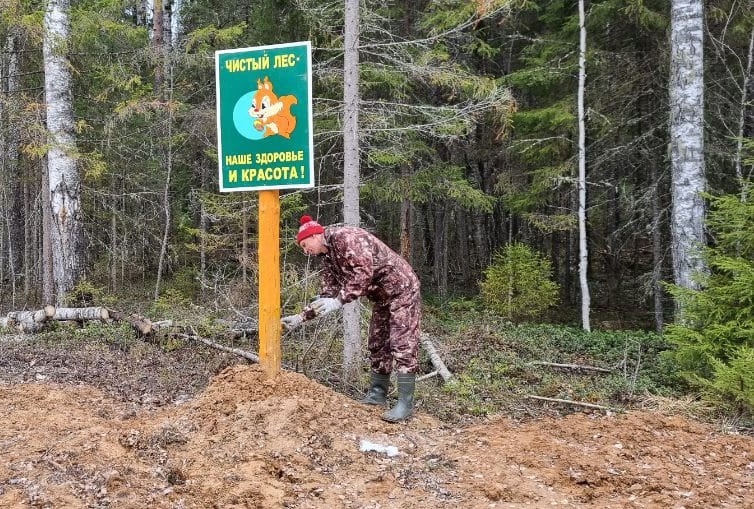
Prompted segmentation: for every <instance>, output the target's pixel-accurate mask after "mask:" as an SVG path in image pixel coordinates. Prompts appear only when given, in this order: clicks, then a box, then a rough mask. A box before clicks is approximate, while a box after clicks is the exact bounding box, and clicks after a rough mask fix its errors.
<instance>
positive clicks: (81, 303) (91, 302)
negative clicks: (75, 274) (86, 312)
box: [66, 279, 114, 307]
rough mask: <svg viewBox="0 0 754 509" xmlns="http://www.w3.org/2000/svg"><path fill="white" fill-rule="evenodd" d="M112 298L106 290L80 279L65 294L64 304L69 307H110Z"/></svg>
mask: <svg viewBox="0 0 754 509" xmlns="http://www.w3.org/2000/svg"><path fill="white" fill-rule="evenodd" d="M113 302H114V300H113V296H112V295H110V293H109V292H108V291H107V289H106V288H104V287H101V286H97V285H95V284H94V283H93V282H92V281H90V280H88V279H82V280H80V281H79V282H78V283H76V286H74V287H73V289H72V290H71V291H70V292H68V294H66V304H67V305H68V306H70V307H90V306H104V307H107V306H111V305H112V304H113Z"/></svg>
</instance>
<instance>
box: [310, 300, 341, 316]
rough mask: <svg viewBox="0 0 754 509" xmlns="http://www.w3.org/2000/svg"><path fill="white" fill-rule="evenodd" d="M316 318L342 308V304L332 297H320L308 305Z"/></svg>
mask: <svg viewBox="0 0 754 509" xmlns="http://www.w3.org/2000/svg"><path fill="white" fill-rule="evenodd" d="M309 307H310V308H312V311H314V314H315V315H317V316H325V315H326V314H328V313H332V312H333V311H335V310H336V309H340V308H342V307H343V303H342V302H340V300H338V299H334V298H332V297H320V298H318V299H317V300H315V301H314V302H312V303H311V304H310V305H309Z"/></svg>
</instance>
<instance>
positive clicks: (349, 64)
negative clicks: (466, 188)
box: [343, 0, 361, 381]
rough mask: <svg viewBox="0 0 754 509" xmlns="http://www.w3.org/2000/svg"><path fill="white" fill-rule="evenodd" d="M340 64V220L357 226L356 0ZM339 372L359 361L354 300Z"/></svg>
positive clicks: (346, 311)
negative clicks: (341, 174) (342, 61)
mask: <svg viewBox="0 0 754 509" xmlns="http://www.w3.org/2000/svg"><path fill="white" fill-rule="evenodd" d="M344 50H345V55H344V64H343V71H344V72H343V102H344V112H343V116H344V122H343V220H344V221H345V223H346V224H349V225H353V226H359V224H360V219H359V0H346V4H345V48H344ZM343 327H344V337H343V375H344V379H345V380H346V381H354V380H355V379H356V377H357V374H358V370H359V366H360V364H361V326H360V313H359V303H358V301H354V302H351V303H350V304H346V305H345V306H344V308H343Z"/></svg>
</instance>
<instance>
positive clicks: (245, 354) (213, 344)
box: [176, 333, 259, 362]
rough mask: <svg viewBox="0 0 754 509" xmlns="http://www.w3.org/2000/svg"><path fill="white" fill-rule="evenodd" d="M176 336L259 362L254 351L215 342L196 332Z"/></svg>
mask: <svg viewBox="0 0 754 509" xmlns="http://www.w3.org/2000/svg"><path fill="white" fill-rule="evenodd" d="M176 337H179V338H181V339H185V340H188V341H198V342H199V343H202V344H204V345H207V346H208V347H210V348H214V349H216V350H222V351H223V352H228V353H232V354H235V355H238V356H240V357H243V358H244V359H248V360H250V361H251V362H259V356H258V355H257V354H255V353H252V352H249V351H246V350H241V349H240V348H233V347H230V346H225V345H221V344H220V343H216V342H214V341H212V340H211V339H207V338H203V337H201V336H199V335H197V334H183V333H181V334H176Z"/></svg>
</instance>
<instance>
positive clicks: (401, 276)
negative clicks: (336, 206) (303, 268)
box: [320, 226, 419, 304]
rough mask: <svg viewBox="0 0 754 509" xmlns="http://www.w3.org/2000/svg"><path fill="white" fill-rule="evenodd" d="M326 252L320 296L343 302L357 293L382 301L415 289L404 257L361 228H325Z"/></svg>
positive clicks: (415, 290) (412, 275) (416, 284)
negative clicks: (335, 298)
mask: <svg viewBox="0 0 754 509" xmlns="http://www.w3.org/2000/svg"><path fill="white" fill-rule="evenodd" d="M325 243H326V244H327V247H328V252H327V254H325V255H324V257H323V269H324V273H323V275H322V291H321V292H320V295H321V296H322V297H337V298H338V299H340V301H341V302H343V303H344V304H347V303H349V302H351V301H354V300H356V299H358V298H359V297H361V296H365V297H367V298H368V299H369V300H371V301H372V302H375V303H385V302H389V301H391V300H393V299H394V298H396V297H397V296H399V295H402V294H405V293H408V292H416V293H417V294H418V291H419V279H418V278H417V277H416V274H415V273H414V270H413V269H412V268H411V265H409V264H408V262H407V261H406V260H404V259H403V258H401V257H400V256H399V255H398V254H397V253H396V252H395V251H393V250H392V249H390V248H389V247H388V246H387V245H385V243H383V242H382V241H381V240H380V239H378V238H377V237H375V236H374V235H372V234H371V233H369V232H367V231H366V230H363V229H361V228H356V227H353V226H329V227H327V228H325Z"/></svg>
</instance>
